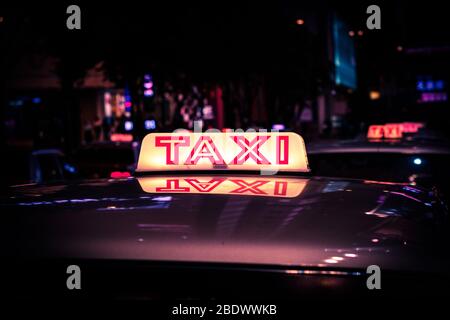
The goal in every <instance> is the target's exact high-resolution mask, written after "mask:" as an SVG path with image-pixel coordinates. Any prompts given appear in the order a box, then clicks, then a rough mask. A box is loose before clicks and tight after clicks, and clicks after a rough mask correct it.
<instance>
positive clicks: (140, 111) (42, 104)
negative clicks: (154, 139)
mask: <svg viewBox="0 0 450 320" xmlns="http://www.w3.org/2000/svg"><path fill="white" fill-rule="evenodd" d="M70 4H77V5H79V6H80V8H81V25H82V27H81V30H68V29H67V28H66V19H67V17H68V14H66V8H67V6H68V5H70ZM371 4H377V5H378V6H380V8H381V26H382V28H381V30H368V29H367V28H366V19H367V17H368V14H366V8H367V7H368V6H369V5H371ZM446 14H447V11H446V5H445V3H444V2H443V1H427V2H421V3H412V2H410V1H377V2H372V1H324V0H316V1H269V2H263V1H208V2H206V1H205V2H196V1H189V2H186V1H184V2H183V1H181V2H175V1H140V2H137V1H135V2H134V3H132V2H130V1H127V2H103V3H101V2H98V3H96V4H93V3H92V2H91V1H76V2H73V3H72V2H66V1H64V2H58V3H50V2H48V3H44V2H42V1H39V2H33V3H18V2H11V3H5V2H2V4H1V5H0V16H1V22H0V37H1V40H0V48H1V49H0V52H1V53H0V57H1V65H0V70H1V72H0V79H1V80H0V81H1V83H0V90H1V100H0V103H1V123H2V129H3V130H2V131H1V139H0V140H1V143H2V150H8V154H14V155H15V154H20V153H26V152H29V151H30V150H36V149H40V148H49V147H51V148H59V149H61V150H63V151H65V152H66V153H68V154H70V153H71V152H72V151H73V150H75V149H76V148H77V147H79V146H80V145H82V144H84V143H86V142H89V141H87V140H108V137H109V135H110V134H111V132H110V130H112V129H111V127H112V126H113V124H115V125H116V127H115V129H114V130H116V132H121V131H120V130H121V126H122V124H123V121H124V117H125V118H126V117H128V118H129V119H131V120H132V121H133V122H134V123H135V124H137V123H141V122H142V121H144V120H145V119H151V120H152V121H153V120H154V121H155V123H156V128H154V130H159V131H167V130H173V129H175V128H177V127H183V126H188V127H189V124H188V123H187V122H186V123H184V122H183V119H182V117H181V116H180V110H181V109H182V107H183V104H189V103H190V101H191V100H194V101H195V100H197V102H198V104H199V106H201V107H204V106H205V105H206V104H207V103H211V105H212V107H213V110H215V117H213V118H212V119H206V118H205V119H204V121H205V123H206V124H207V125H208V126H212V127H218V128H220V129H222V128H244V129H246V128H249V127H262V128H268V129H270V128H271V127H272V125H273V124H283V125H284V126H285V127H286V128H287V129H290V130H293V131H297V132H300V133H301V134H302V135H303V136H304V137H305V139H306V140H307V141H314V140H320V139H334V138H350V137H354V136H356V135H358V134H361V133H363V132H365V130H366V128H367V126H368V125H370V124H376V123H386V122H396V121H421V122H426V124H427V127H428V128H430V129H433V130H435V131H436V132H438V134H440V135H441V136H443V137H448V136H449V128H450V126H449V125H450V121H449V118H448V115H449V112H448V109H449V103H448V100H447V95H448V85H449V80H450V79H449V71H450V65H449V63H450V62H449V61H450V59H449V58H450V32H448V30H449V28H448V25H447V24H448V19H447V16H446ZM334 17H339V19H340V21H343V23H344V24H345V26H346V28H347V29H348V36H349V37H351V38H352V42H353V45H354V49H355V55H354V58H355V61H356V79H357V85H356V87H355V88H349V87H346V86H343V85H339V84H337V83H336V82H335V81H334V73H335V66H334V63H333V56H332V55H333V50H334V48H335V45H333V44H332V43H331V42H332V35H331V29H332V23H333V22H332V21H333V18H334ZM299 19H301V21H302V22H301V23H299ZM351 32H353V33H352V34H353V35H352V36H351V35H350V34H351ZM145 74H151V76H152V81H153V82H154V93H152V96H151V98H149V99H147V98H145V97H144V96H143V94H142V84H143V81H144V80H143V79H144V78H143V77H144V75H145ZM418 81H425V82H426V81H440V84H442V87H440V89H439V92H438V94H439V95H440V97H441V98H442V97H443V96H445V99H444V98H442V99H441V100H439V101H437V100H436V101H422V102H420V103H419V102H418V101H419V99H420V95H421V94H422V93H421V92H420V91H418V89H417V86H418ZM194 87H195V89H193V88H194ZM372 93H373V94H374V96H373V95H372ZM105 94H107V95H108V97H110V96H111V97H113V98H114V99H116V98H117V97H119V98H120V97H123V96H129V99H130V101H131V102H130V105H131V107H130V108H129V110H128V111H126V112H124V113H123V114H120V112H122V111H123V110H122V111H120V112H119V111H117V110H119V109H117V110H116V109H114V108H115V107H114V106H113V109H114V110H116V111H113V114H114V115H115V116H116V118H117V119H116V118H114V115H113V116H110V115H109V114H108V112H106V111H105V109H104V106H105V99H107V98H105V97H106V96H105ZM180 96H182V98H180V99H181V100H180V99H178V97H180ZM119 98H117V99H119ZM108 99H109V98H108ZM125 99H126V97H125ZM205 99H209V101H208V102H206V100H205ZM186 100H187V101H188V103H186ZM219 100H220V101H219ZM117 108H120V107H119V106H118V107H117ZM219 109H220V110H219ZM305 109H308V110H310V115H309V116H308V114H307V113H304V112H303V111H304V110H305ZM320 110H322V111H320ZM105 112H106V113H105ZM193 117H194V116H193ZM131 120H130V121H131ZM105 121H109V122H108V126H106V125H105ZM96 122H97V124H96ZM98 123H101V124H98ZM111 123H112V124H111ZM96 126H97V127H100V126H101V127H102V128H101V130H100V129H99V131H98V132H100V131H102V133H101V134H100V133H99V134H97V132H96V131H95V128H96ZM106 127H107V128H106ZM89 128H93V130H94V132H95V134H94V135H93V137H91V136H90V134H89V135H86V132H87V131H89V130H90V129H89ZM152 130H153V129H152ZM144 131H145V130H144V129H142V128H141V127H140V126H138V125H135V126H134V128H133V130H132V134H133V135H134V139H136V140H139V139H140V137H141V136H142V135H143V134H144V133H145V132H144ZM87 136H88V138H87ZM11 161H12V163H14V160H11Z"/></svg>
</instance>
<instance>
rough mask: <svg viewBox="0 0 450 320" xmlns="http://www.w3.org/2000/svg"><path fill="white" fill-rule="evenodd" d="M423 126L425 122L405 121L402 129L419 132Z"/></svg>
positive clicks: (406, 131)
mask: <svg viewBox="0 0 450 320" xmlns="http://www.w3.org/2000/svg"><path fill="white" fill-rule="evenodd" d="M423 127H424V124H423V123H421V122H403V123H402V130H403V132H404V133H417V132H419V130H420V129H421V128H423Z"/></svg>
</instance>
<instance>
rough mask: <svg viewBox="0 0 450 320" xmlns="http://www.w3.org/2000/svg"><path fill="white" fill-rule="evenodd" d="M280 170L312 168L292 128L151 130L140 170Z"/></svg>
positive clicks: (303, 145) (145, 141)
mask: <svg viewBox="0 0 450 320" xmlns="http://www.w3.org/2000/svg"><path fill="white" fill-rule="evenodd" d="M174 170H252V171H254V170H276V171H291V172H308V171H309V168H308V159H307V155H306V149H305V144H304V141H303V138H302V137H300V136H299V135H298V134H296V133H292V132H264V133H261V132H251V133H247V132H246V133H233V132H216V133H150V134H148V135H147V136H146V137H145V138H144V140H143V141H142V148H141V152H140V154H139V161H138V166H137V170H136V171H137V172H145V171H174Z"/></svg>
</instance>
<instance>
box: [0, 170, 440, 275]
mask: <svg viewBox="0 0 450 320" xmlns="http://www.w3.org/2000/svg"><path fill="white" fill-rule="evenodd" d="M186 177H189V176H188V175H185V176H180V175H156V176H154V178H155V179H160V181H159V183H162V185H163V186H164V183H166V182H167V181H168V180H171V181H172V182H173V181H176V180H179V181H181V180H183V179H186ZM145 178H148V177H145ZM198 178H199V179H204V181H202V182H204V183H207V182H209V181H210V180H211V179H212V178H222V179H226V180H229V181H230V182H233V183H236V187H239V181H241V186H242V181H246V183H247V184H248V185H249V184H251V183H252V182H255V181H261V180H262V181H264V180H272V181H277V182H280V183H282V182H283V181H287V180H286V179H291V180H293V181H294V182H295V183H300V184H303V189H302V190H301V192H300V193H298V194H294V195H293V196H290V197H276V196H273V195H269V196H261V195H257V194H254V193H252V192H246V193H241V194H238V193H235V194H233V193H232V192H228V193H217V194H216V193H207V192H203V193H202V192H200V193H192V192H184V193H177V192H168V191H165V190H162V191H161V192H159V193H155V192H150V193H149V192H146V191H145V188H143V186H142V184H141V182H140V181H139V178H129V179H118V180H114V179H110V180H90V181H80V182H78V183H74V184H65V185H47V186H37V185H35V186H26V187H21V188H14V189H13V190H12V195H10V196H9V197H6V198H4V199H3V201H2V202H3V203H2V205H3V206H4V207H7V209H8V212H9V213H10V214H12V215H14V217H15V218H17V217H22V218H23V217H26V218H25V219H27V221H29V223H28V224H26V225H24V226H23V228H25V229H30V230H22V231H23V232H21V234H22V235H26V237H25V238H20V237H19V239H17V238H16V240H17V243H18V244H20V246H21V252H26V254H31V255H33V254H34V255H36V254H38V255H41V254H42V255H46V256H48V255H50V256H55V255H56V256H59V257H61V256H63V257H66V258H67V257H70V258H71V257H74V258H85V259H124V260H128V259H131V260H151V261H191V262H192V261H195V262H217V263H251V264H267V263H270V264H274V265H282V266H296V265H298V266H300V265H308V266H319V267H321V266H327V265H328V264H329V263H330V264H333V265H332V266H333V267H341V268H365V267H366V266H367V265H369V264H372V263H380V262H383V264H384V266H385V267H386V268H389V269H394V270H395V269H402V270H403V269H408V268H412V266H414V268H422V267H423V268H430V267H431V266H432V265H433V264H432V263H431V262H430V261H420V260H418V261H417V264H413V263H411V259H417V257H418V256H417V255H416V254H417V252H416V251H415V250H414V248H418V247H421V246H422V245H424V244H425V243H426V241H425V238H426V235H427V233H426V232H423V230H422V228H421V227H422V223H424V220H427V219H430V217H431V216H432V215H433V210H434V209H433V208H434V207H433V206H434V205H433V199H432V198H431V197H430V195H429V194H428V193H427V192H426V191H425V190H422V189H419V188H414V187H411V186H407V185H404V184H387V183H380V182H373V181H360V180H350V179H329V178H320V177H292V176H274V177H264V176H257V175H237V176H218V175H213V176H211V175H204V176H199V177H198ZM232 180H235V181H232ZM39 230H43V231H44V235H43V234H40V233H39ZM38 234H39V235H38ZM49 243H53V244H54V245H50V246H49V245H48V244H49ZM37 248H42V251H40V250H38V249H37ZM336 256H338V257H340V258H342V260H333V257H336ZM331 261H333V262H331ZM335 261H337V262H335ZM335 264H337V265H335Z"/></svg>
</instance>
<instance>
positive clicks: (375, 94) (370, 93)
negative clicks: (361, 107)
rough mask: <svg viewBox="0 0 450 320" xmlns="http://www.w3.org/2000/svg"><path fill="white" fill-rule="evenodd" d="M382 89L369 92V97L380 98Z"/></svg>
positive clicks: (371, 98)
mask: <svg viewBox="0 0 450 320" xmlns="http://www.w3.org/2000/svg"><path fill="white" fill-rule="evenodd" d="M380 96H381V94H380V91H376V90H372V91H370V92H369V98H370V100H378V99H380Z"/></svg>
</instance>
